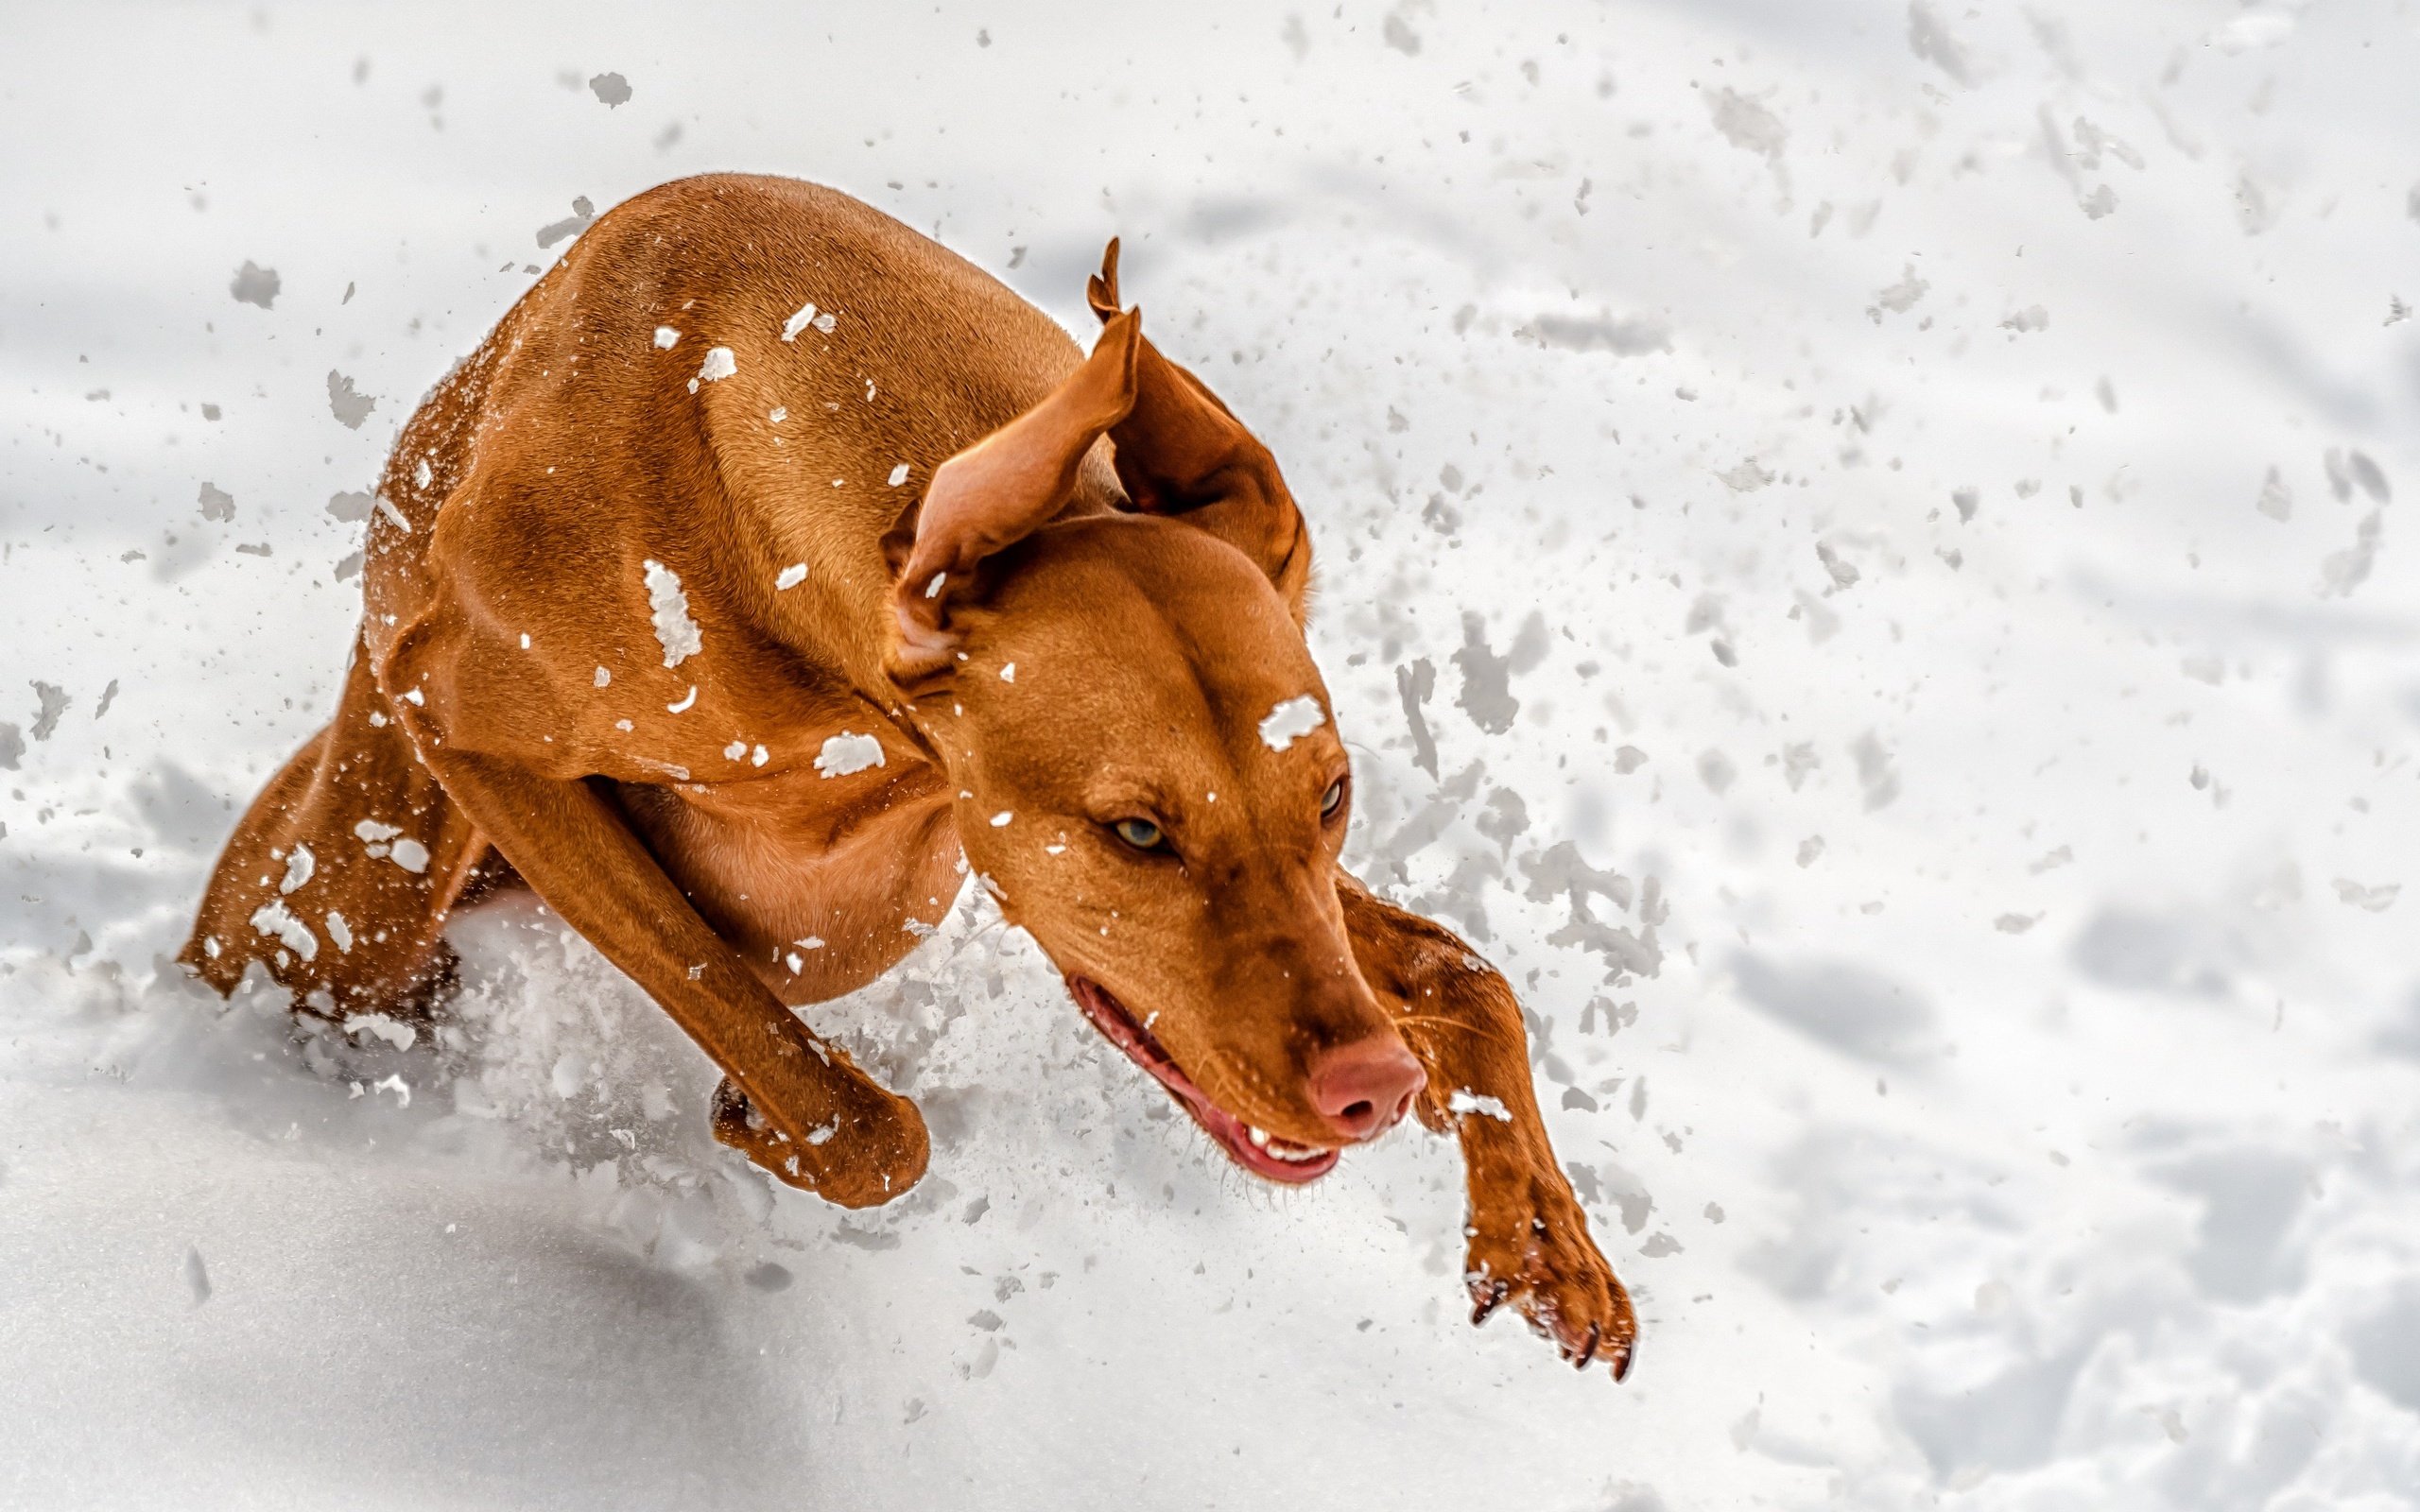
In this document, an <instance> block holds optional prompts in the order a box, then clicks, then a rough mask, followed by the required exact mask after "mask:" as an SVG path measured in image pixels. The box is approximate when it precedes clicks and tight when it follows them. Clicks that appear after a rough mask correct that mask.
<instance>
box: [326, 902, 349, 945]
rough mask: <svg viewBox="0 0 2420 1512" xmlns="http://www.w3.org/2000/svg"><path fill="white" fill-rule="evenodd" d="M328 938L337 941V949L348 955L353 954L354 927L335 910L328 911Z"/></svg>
mask: <svg viewBox="0 0 2420 1512" xmlns="http://www.w3.org/2000/svg"><path fill="white" fill-rule="evenodd" d="M328 938H330V939H332V940H335V941H336V942H337V949H338V950H340V951H342V952H344V953H345V954H347V955H350V954H353V926H352V925H351V924H349V923H346V922H345V918H344V915H342V914H340V913H338V912H337V911H336V910H335V909H333V908H331V909H329V910H328Z"/></svg>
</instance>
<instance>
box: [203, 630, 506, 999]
mask: <svg viewBox="0 0 2420 1512" xmlns="http://www.w3.org/2000/svg"><path fill="white" fill-rule="evenodd" d="M492 855H493V852H492V851H491V850H490V848H489V845H488V843H487V840H486V838H485V837H484V836H482V835H481V834H480V833H478V830H477V829H476V827H475V826H474V825H473V824H472V823H471V821H470V820H469V818H467V817H466V816H464V815H463V814H462V812H461V810H460V809H459V808H458V807H457V806H456V805H455V804H454V803H453V802H452V801H451V800H450V799H448V798H447V797H446V795H445V790H444V789H443V788H442V787H441V786H440V785H439V784H438V782H437V779H436V778H435V777H434V776H432V775H431V774H430V772H429V770H428V768H427V767H426V766H424V765H422V764H421V760H420V757H419V754H418V753H417V752H416V751H415V750H414V749H413V747H412V744H411V740H410V738H409V737H408V736H407V735H406V734H405V732H404V728H403V726H402V724H401V723H399V722H398V721H397V720H396V719H395V717H394V715H393V713H392V712H391V711H390V710H389V706H388V704H387V700H386V697H385V696H384V695H383V694H381V693H380V692H379V691H378V685H377V681H376V679H374V678H372V675H371V671H370V668H369V666H368V664H367V662H365V661H361V660H356V661H355V662H354V665H353V666H352V667H351V668H350V669H349V670H348V671H347V672H346V674H345V682H344V696H343V698H342V701H341V702H339V703H338V705H337V714H336V718H335V719H334V720H333V721H332V722H330V724H329V725H328V727H327V728H326V729H324V730H320V732H319V733H318V734H317V735H314V736H313V737H311V740H310V742H309V744H307V745H305V746H304V747H302V750H300V751H298V752H297V753H296V754H295V756H294V758H293V759H292V760H291V761H288V762H287V763H286V764H285V769H284V770H282V771H280V772H279V773H278V774H277V776H276V777H275V778H273V779H271V780H270V782H269V784H268V787H266V788H264V789H263V790H262V791H261V795H260V796H259V797H258V798H256V799H253V800H252V804H251V808H250V809H249V810H247V811H246V813H245V815H244V818H243V822H242V823H240V824H238V825H237V826H236V827H235V833H234V835H233V837H232V838H230V839H229V840H228V842H227V848H226V850H225V851H222V852H221V853H220V855H219V857H218V865H217V868H216V870H215V871H214V872H213V873H212V875H211V879H210V885H209V887H208V889H207V890H206V891H205V892H204V893H203V895H202V901H201V910H200V914H199V917H198V918H197V919H195V921H194V929H193V935H192V937H191V938H190V939H188V940H187V941H186V942H185V947H184V949H183V950H182V951H181V952H180V953H179V954H178V956H177V958H178V959H179V960H180V961H182V963H184V964H185V965H186V966H187V967H189V968H191V969H192V970H193V971H194V972H195V973H196V974H198V975H199V977H200V978H201V979H202V980H203V981H204V982H206V983H208V984H209V985H210V987H211V988H213V989H214V990H216V992H218V993H219V994H220V995H221V996H222V997H223V996H225V995H226V994H227V993H229V992H232V991H233V990H234V988H235V984H236V983H237V982H238V981H240V980H241V979H242V977H243V975H244V971H245V969H246V967H247V966H248V965H249V964H250V963H251V962H253V961H259V962H260V963H261V964H262V965H263V966H265V967H266V968H267V969H268V974H269V975H270V977H271V978H273V979H274V980H275V981H276V982H277V983H278V984H279V985H280V986H282V987H284V988H286V989H288V990H289V991H291V992H292V993H293V994H294V1000H295V1007H296V1010H297V1011H298V1012H310V1013H314V1014H317V1015H319V1016H320V1017H323V1018H331V1019H336V1020H339V1021H341V1020H343V1019H345V1018H347V1017H350V1016H351V1015H354V1014H356V1013H373V1012H375V1013H386V1014H389V1015H390V1016H393V1017H396V1018H404V1019H424V1018H425V1017H426V1016H427V1013H428V1010H429V1008H430V1007H431V1006H432V1004H433V999H434V998H435V997H436V995H437V994H439V993H440V992H441V991H442V990H443V988H444V987H445V985H446V984H447V983H448V981H450V979H451V975H452V971H453V966H454V962H453V956H452V952H451V951H450V950H449V949H448V948H447V947H446V945H445V943H444V941H443V940H442V939H441V938H440V937H439V936H440V931H441V929H442V928H443V926H444V921H445V916H446V913H447V911H448V910H449V909H451V908H452V907H453V906H454V904H455V903H456V902H458V901H459V900H460V899H461V897H462V895H463V893H464V892H465V891H466V890H468V889H470V888H472V887H473V886H474V885H477V884H482V883H484V882H486V881H487V880H489V879H488V873H489V872H490V871H492V870H495V869H496V864H495V863H494V862H493V861H491V860H490V857H491V856H492Z"/></svg>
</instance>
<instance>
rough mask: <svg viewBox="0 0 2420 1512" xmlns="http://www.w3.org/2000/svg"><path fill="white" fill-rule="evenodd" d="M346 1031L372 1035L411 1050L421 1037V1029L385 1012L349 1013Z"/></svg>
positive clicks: (345, 1023)
mask: <svg viewBox="0 0 2420 1512" xmlns="http://www.w3.org/2000/svg"><path fill="white" fill-rule="evenodd" d="M344 1032H345V1033H347V1034H350V1035H364V1034H366V1035H371V1036H373V1037H374V1038H376V1039H380V1040H386V1041H387V1042H388V1043H389V1044H390V1045H393V1046H394V1047H395V1048H396V1049H398V1050H409V1049H410V1048H411V1047H412V1043H413V1041H415V1040H418V1039H420V1031H419V1030H418V1029H415V1028H413V1027H412V1026H411V1025H410V1024H408V1023H406V1022H403V1021H402V1020H401V1019H398V1018H395V1017H394V1016H392V1015H391V1014H385V1013H354V1014H348V1015H347V1016H346V1017H345V1021H344Z"/></svg>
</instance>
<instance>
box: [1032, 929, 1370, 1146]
mask: <svg viewBox="0 0 2420 1512" xmlns="http://www.w3.org/2000/svg"><path fill="white" fill-rule="evenodd" d="M1067 990H1068V991H1070V992H1072V993H1074V994H1075V997H1076V1005H1077V1006H1078V1007H1080V1008H1082V1009H1083V1010H1084V1017H1085V1018H1087V1019H1090V1020H1092V1021H1093V1026H1094V1027H1095V1028H1097V1029H1098V1030H1099V1031H1100V1032H1101V1033H1102V1034H1104V1035H1107V1036H1108V1037H1109V1042H1110V1043H1111V1044H1114V1045H1115V1046H1116V1047H1117V1048H1118V1049H1120V1050H1123V1051H1125V1052H1126V1055H1127V1058H1129V1059H1131V1060H1132V1061H1133V1062H1134V1064H1136V1065H1138V1066H1140V1067H1142V1068H1143V1069H1144V1070H1145V1071H1148V1072H1150V1074H1151V1075H1152V1076H1153V1077H1154V1078H1156V1079H1157V1080H1158V1082H1159V1084H1160V1085H1161V1086H1163V1087H1166V1088H1167V1090H1168V1091H1171V1092H1174V1093H1175V1094H1176V1100H1177V1101H1178V1102H1179V1103H1182V1104H1183V1105H1184V1110H1185V1111H1186V1112H1188V1113H1191V1114H1192V1115H1193V1121H1194V1122H1195V1123H1197V1124H1199V1125H1201V1127H1202V1131H1203V1132H1205V1133H1207V1134H1208V1135H1209V1136H1210V1137H1211V1138H1212V1139H1214V1140H1216V1141H1218V1142H1219V1148H1220V1149H1223V1150H1225V1151H1226V1152H1227V1158H1228V1159H1229V1160H1234V1161H1235V1162H1236V1164H1237V1165H1240V1166H1242V1167H1243V1168H1244V1169H1245V1170H1247V1171H1250V1172H1251V1173H1252V1174H1253V1175H1254V1176H1256V1177H1261V1178H1262V1179H1264V1180H1268V1181H1275V1182H1279V1183H1281V1184H1283V1185H1286V1186H1300V1185H1302V1184H1303V1183H1304V1182H1306V1181H1316V1180H1318V1179H1319V1178H1320V1177H1323V1176H1325V1175H1327V1174H1328V1172H1329V1171H1331V1170H1333V1169H1335V1167H1336V1160H1337V1152H1336V1151H1335V1150H1333V1149H1327V1148H1322V1146H1319V1145H1316V1144H1298V1143H1294V1142H1293V1141H1292V1140H1285V1139H1279V1138H1278V1137H1277V1136H1276V1135H1274V1134H1271V1133H1270V1132H1269V1131H1268V1130H1267V1129H1264V1128H1255V1127H1253V1125H1250V1124H1247V1123H1245V1122H1244V1121H1243V1120H1242V1119H1240V1118H1237V1117H1236V1115H1235V1114H1233V1113H1230V1112H1228V1111H1227V1110H1226V1109H1225V1108H1220V1107H1219V1105H1218V1104H1217V1103H1214V1102H1212V1101H1211V1100H1210V1098H1209V1095H1208V1094H1207V1093H1205V1092H1203V1091H1202V1090H1201V1088H1199V1087H1197V1086H1195V1085H1194V1084H1193V1078H1192V1077H1190V1076H1188V1075H1186V1074H1184V1069H1183V1068H1182V1067H1180V1066H1178V1065H1177V1063H1176V1061H1175V1059H1174V1058H1173V1057H1170V1056H1169V1055H1168V1053H1167V1051H1166V1050H1163V1049H1162V1048H1160V1042H1159V1041H1158V1040H1154V1039H1152V1038H1151V1031H1150V1029H1149V1028H1147V1027H1145V1026H1144V1025H1143V1024H1142V1023H1141V1022H1138V1021H1137V1020H1136V1019H1135V1017H1134V1015H1132V1013H1129V1012H1128V1011H1127V1010H1126V1005H1124V1004H1122V1003H1120V1002H1118V1001H1117V999H1115V998H1114V997H1112V996H1110V994H1109V991H1108V989H1107V988H1103V987H1102V986H1101V985H1100V984H1099V983H1098V982H1092V981H1087V980H1086V979H1084V978H1083V977H1080V976H1071V977H1069V978H1067Z"/></svg>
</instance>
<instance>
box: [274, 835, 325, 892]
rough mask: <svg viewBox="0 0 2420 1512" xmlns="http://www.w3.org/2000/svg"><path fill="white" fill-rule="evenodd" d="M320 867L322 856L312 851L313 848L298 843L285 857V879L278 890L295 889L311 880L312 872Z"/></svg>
mask: <svg viewBox="0 0 2420 1512" xmlns="http://www.w3.org/2000/svg"><path fill="white" fill-rule="evenodd" d="M319 868H320V858H319V857H317V856H315V855H313V854H312V853H311V848H310V847H309V846H307V845H297V846H296V847H295V848H294V849H293V851H290V852H288V853H287V855H286V857H285V881H284V882H281V883H279V884H278V885H277V890H278V891H279V892H282V893H285V892H292V891H294V890H295V889H296V888H298V887H300V886H302V885H303V884H304V883H306V882H309V881H310V880H311V873H312V872H314V871H317V870H318V869H319Z"/></svg>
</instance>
